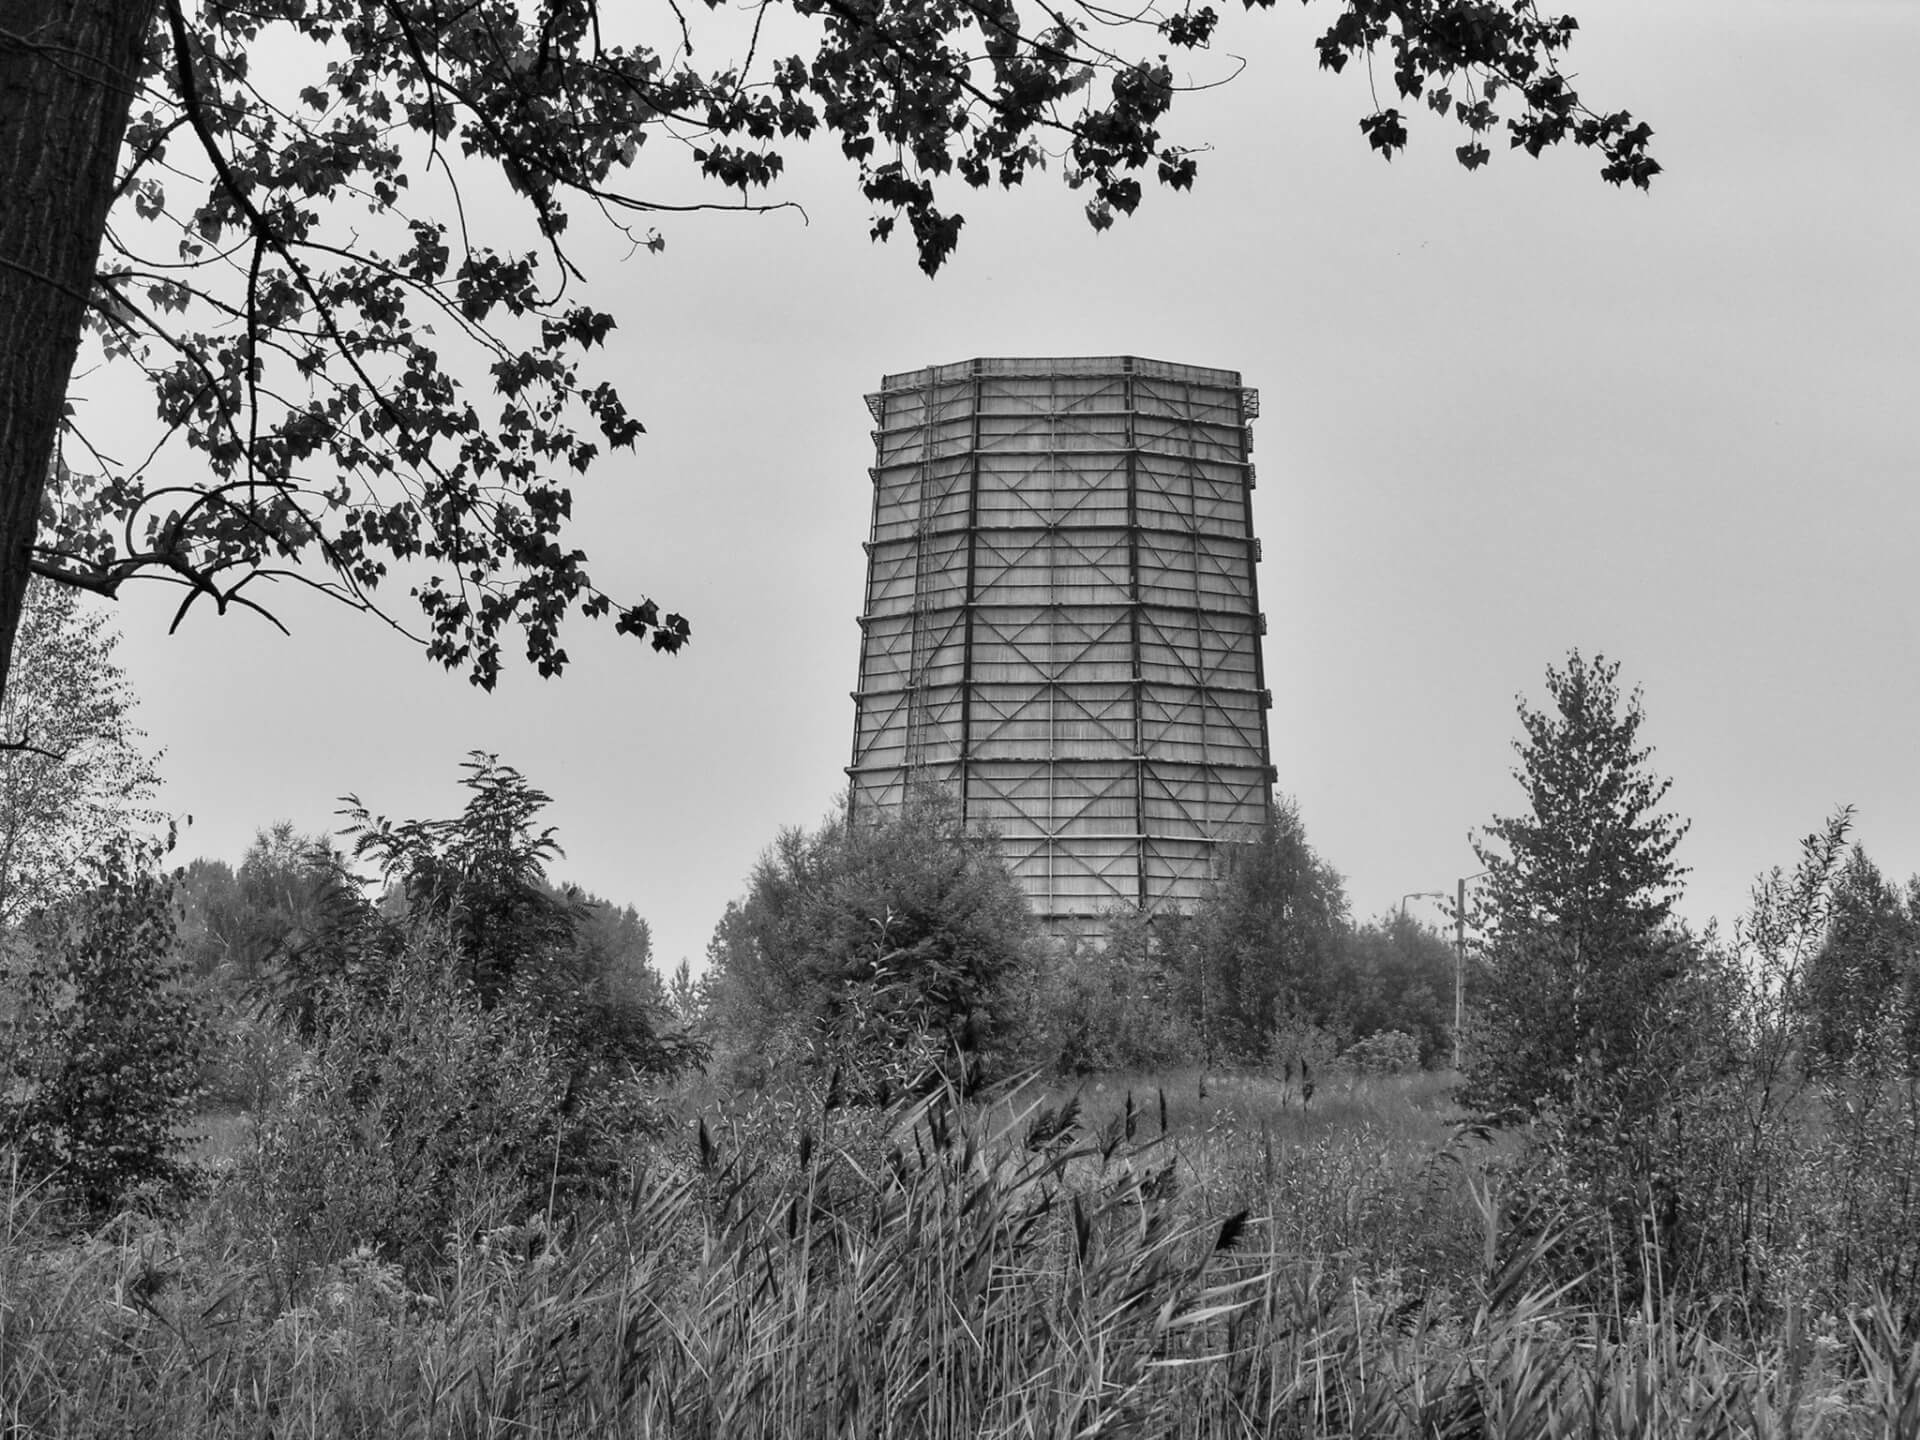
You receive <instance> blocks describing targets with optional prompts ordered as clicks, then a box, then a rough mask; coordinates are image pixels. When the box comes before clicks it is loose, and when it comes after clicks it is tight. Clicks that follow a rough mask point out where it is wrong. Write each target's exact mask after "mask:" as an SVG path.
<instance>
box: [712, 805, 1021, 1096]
mask: <svg viewBox="0 0 1920 1440" xmlns="http://www.w3.org/2000/svg"><path fill="white" fill-rule="evenodd" d="M1032 938H1033V920H1032V915H1031V913H1030V912H1029V910H1028V908H1027V902H1026V897H1025V895H1024V894H1023V893H1022V892H1021V890H1020V888H1019V886H1018V885H1017V884H1016V883H1015V882H1014V880H1013V877H1012V876H1011V875H1010V874H1009V873H1008V871H1007V868H1006V865H1005V863H1004V862H1003V861H1002V860H1001V858H1000V855H999V847H998V845H997V843H996V842H995V840H994V839H993V837H992V836H990V835H987V834H984V833H981V832H979V831H977V830H974V829H970V828H969V827H968V826H966V825H965V824H964V823H962V821H961V820H960V818H959V813H958V809H957V807H955V806H954V805H952V804H951V803H950V802H949V801H948V800H947V799H946V798H945V797H944V796H943V795H941V794H939V793H937V792H928V793H925V794H922V795H918V796H916V797H915V798H914V799H913V800H912V802H911V803H909V804H908V805H907V806H905V807H904V808H903V809H902V810H901V811H899V812H897V813H886V814H879V815H871V816H869V815H862V816H859V817H854V816H850V815H849V814H847V813H846V812H844V811H843V812H842V813H840V814H837V815H835V816H833V817H831V818H830V819H829V820H828V821H827V822H826V823H825V824H823V825H822V826H820V828H819V829H817V830H815V831H812V832H802V831H798V830H790V831H787V832H785V833H783V834H782V835H781V836H780V837H779V839H778V840H777V841H776V842H775V843H774V845H773V846H772V847H771V848H770V849H769V850H767V851H766V853H765V854H763V855H762V856H761V858H760V861H759V863H758V864H757V865H756V866H755V867H754V871H753V875H752V879H751V880H750V882H749V886H748V891H747V894H746V896H745V897H744V898H743V899H741V900H740V901H738V902H736V903H733V904H730V905H729V906H728V907H727V912H726V914H725V916H724V917H723V918H722V919H721V921H720V924H719V926H718V928H717V929H716V930H715V931H714V937H713V943H712V944H711V946H709V948H708V952H707V959H708V966H709V972H708V973H709V990H708V994H709V997H710V1005H711V1016H712V1022H713V1026H714V1029H715V1031H716V1032H717V1036H718V1038H719V1041H720V1044H721V1047H722V1050H723V1055H724V1059H725V1067H724V1068H725V1069H726V1071H727V1072H728V1073H729V1074H731V1075H733V1076H735V1077H737V1078H740V1079H749V1080H765V1079H767V1078H770V1077H771V1076H772V1075H774V1074H777V1073H778V1072H779V1071H781V1070H782V1069H801V1068H809V1067H811V1068H814V1069H818V1070H827V1069H831V1068H834V1067H836V1066H838V1067H840V1068H841V1069H842V1070H844V1071H846V1072H848V1073H849V1074H850V1075H851V1074H852V1073H853V1072H855V1071H864V1070H866V1069H869V1068H871V1069H872V1070H873V1071H874V1073H873V1075H872V1076H871V1077H870V1078H871V1081H872V1082H873V1083H878V1082H879V1081H881V1080H882V1079H885V1080H887V1081H888V1083H896V1082H904V1083H906V1084H908V1085H909V1086H915V1085H918V1084H919V1083H921V1081H922V1080H923V1079H924V1078H925V1077H926V1076H927V1074H928V1073H929V1071H930V1069H931V1068H932V1067H934V1066H936V1065H937V1064H940V1063H944V1061H945V1060H947V1059H951V1058H953V1057H956V1056H967V1057H973V1058H975V1059H983V1060H987V1061H989V1062H993V1061H997V1060H1004V1058H1005V1056H1006V1050H1007V1047H1008V1046H1009V1044H1010V1043H1011V1042H1012V1041H1013V1038H1014V1032H1015V1027H1016V1020H1017V1016H1016V1013H1015V995H1016V993H1017V992H1016V989H1015V982H1016V979H1017V977H1018V976H1020V975H1021V973H1022V972H1023V971H1024V969H1025V968H1026V967H1027V966H1028V965H1029V964H1030V963H1031V960H1032V948H1031V945H1032ZM862 1083H863V1084H864V1083H866V1082H865V1081H863V1082H862Z"/></svg>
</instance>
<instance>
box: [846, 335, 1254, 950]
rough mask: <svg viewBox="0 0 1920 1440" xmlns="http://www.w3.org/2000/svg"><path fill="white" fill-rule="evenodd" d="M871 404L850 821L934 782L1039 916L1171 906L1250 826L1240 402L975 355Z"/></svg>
mask: <svg viewBox="0 0 1920 1440" xmlns="http://www.w3.org/2000/svg"><path fill="white" fill-rule="evenodd" d="M868 407H869V409H870V411H871V413H872V416H873V423H874V426H875V427H876V428H875V430H874V432H873V433H874V453H875V464H874V467H873V469H872V470H871V472H870V477H871V479H872V482H873V489H874V499H873V526H872V533H871V537H870V540H869V542H868V546H867V553H868V583H867V592H866V608H865V611H864V613H863V615H862V617H861V631H862V654H861V664H860V672H859V673H860V679H859V686H858V689H857V690H856V691H855V694H854V699H855V704H856V717H855V738H854V747H853V757H852V759H853V763H852V764H851V765H850V766H849V767H848V773H849V776H850V779H851V782H852V794H853V797H854V802H853V803H854V805H855V808H856V811H857V810H858V809H859V808H860V807H862V806H868V807H880V808H884V807H887V806H889V805H897V804H899V803H901V800H902V797H903V796H904V795H905V793H906V791H907V789H908V787H909V785H910V784H911V783H913V782H915V781H917V780H921V779H926V778H935V779H940V780H944V781H947V782H950V783H951V784H952V786H953V787H954V789H955V790H956V792H957V794H958V797H959V800H960V803H961V805H962V807H963V812H964V813H965V814H966V815H967V816H968V817H969V818H970V819H977V820H980V821H982V822H984V823H988V824H991V825H994V826H995V827H996V828H997V829H998V830H999V831H1000V833H1001V835H1002V837H1003V840H1004V843H1005V847H1006V853H1007V855H1008V857H1009V861H1010V863H1011V864H1012V866H1013V868H1014V870H1015V872H1016V874H1018V875H1019V877H1020V879H1021V883H1022V884H1023V885H1025V886H1026V888H1027V890H1028V893H1029V895H1030V896H1031V897H1032V899H1033V901H1034V904H1035V907H1036V909H1037V910H1038V911H1039V912H1040V913H1041V914H1042V915H1044V916H1046V917H1048V919H1049V920H1051V921H1053V922H1057V923H1064V922H1066V921H1069V920H1072V919H1083V918H1088V917H1093V916H1097V915H1098V914H1099V913H1100V912H1101V911H1102V910H1103V909H1106V908H1108V907H1110V906H1112V905H1115V904H1129V905H1132V904H1140V905H1144V906H1146V907H1148V908H1159V907H1164V906H1168V905H1179V904H1183V903H1186V902H1187V901H1190V900H1191V899H1192V898H1194V897H1195V896H1196V895H1197V894H1199V893H1200V889H1201V887H1203V886H1204V884H1205V882H1206V880H1207V877H1208V876H1209V875H1210V873H1211V868H1212V857H1213V855H1214V852H1215V851H1216V849H1217V847H1218V846H1219V845H1220V844H1222V843H1226V842H1227V841H1229V840H1232V839H1234V838H1236V837H1239V836H1241V835H1244V834H1245V832H1246V831H1247V830H1248V829H1249V828H1251V827H1253V826H1257V825H1258V824H1260V823H1261V822H1262V821H1263V820H1264V819H1265V818H1266V817H1267V815H1268V813H1269V809H1270V793H1271V791H1270V787H1271V784H1272V781H1273V770H1272V767H1271V762H1270V759H1269V754H1268V736H1267V720H1266V710H1267V706H1268V704H1269V700H1268V695H1267V691H1266V687H1265V679H1264V669H1263V664H1262V659H1261V654H1260V636H1261V635H1262V634H1263V633H1264V622H1263V621H1262V620H1261V618H1260V614H1259V606H1258V589H1257V585H1256V581H1255V565H1256V562H1257V560H1258V550H1259V547H1258V544H1257V542H1256V541H1255V540H1254V539H1253V536H1252V523H1251V521H1252V508H1251V494H1250V492H1251V489H1252V481H1253V467H1252V463H1251V459H1250V454H1251V432H1250V430H1249V428H1248V423H1247V422H1248V421H1249V420H1250V419H1251V418H1252V416H1253V414H1254V413H1256V409H1257V406H1256V403H1255V396H1254V392H1252V391H1250V390H1248V389H1247V388H1246V387H1244V386H1242V385H1241V384H1240V377H1239V376H1238V375H1237V374H1235V373H1233V372H1231V371H1223V370H1208V369H1203V368H1200V367H1194V366H1182V365H1172V364H1167V363H1165V362H1160V361H1153V360H1144V359H1139V358H1136V357H1125V356H1122V357H1092V358H1084V359H1060V360H999V359H994V360H973V361H966V362H962V363H961V364H958V365H944V366H934V367H929V368H927V369H924V370H918V371H911V372H907V373H904V374H900V375H890V376H887V377H886V378H885V379H884V380H883V382H882V385H881V388H880V389H879V391H877V392H876V393H875V394H873V395H871V396H869V397H868Z"/></svg>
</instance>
